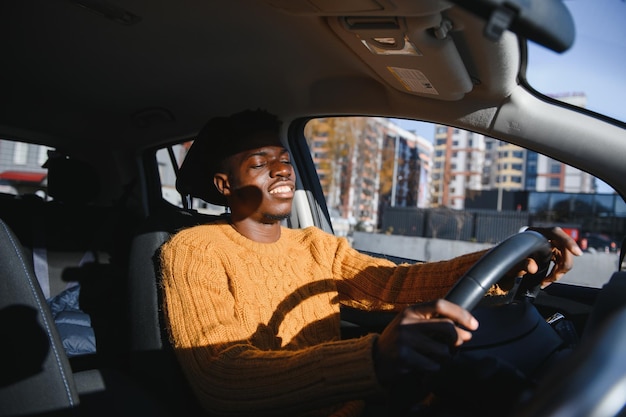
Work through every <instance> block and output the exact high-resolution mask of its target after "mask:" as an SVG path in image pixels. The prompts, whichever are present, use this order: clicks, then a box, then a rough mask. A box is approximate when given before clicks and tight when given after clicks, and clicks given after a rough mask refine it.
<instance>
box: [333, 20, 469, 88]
mask: <svg viewBox="0 0 626 417" xmlns="http://www.w3.org/2000/svg"><path fill="white" fill-rule="evenodd" d="M328 22H329V25H330V27H331V28H332V29H333V31H334V32H335V33H336V34H337V36H339V37H340V38H341V39H342V40H343V41H344V42H345V43H346V45H348V47H349V48H350V49H352V50H353V51H354V53H356V54H357V55H359V56H360V57H361V58H362V59H363V62H365V63H366V64H367V65H369V67H371V68H372V70H374V71H375V72H376V73H377V74H378V75H379V76H380V77H381V78H382V79H383V80H384V81H385V82H386V83H387V84H389V85H391V86H393V87H395V88H396V89H398V90H400V91H403V92H405V93H407V94H413V95H418V96H424V97H429V98H433V99H439V100H459V99H461V98H463V96H464V95H465V94H466V93H468V92H470V91H471V90H472V88H473V83H472V80H471V77H470V75H469V73H468V71H467V69H466V67H465V65H464V63H463V60H462V59H461V56H460V54H459V52H458V50H457V48H456V45H455V43H454V40H453V38H452V36H451V33H452V32H453V31H454V30H455V28H454V23H453V22H452V21H451V20H449V19H447V18H446V17H445V16H444V15H443V14H442V13H434V14H430V15H426V16H412V17H396V16H353V17H330V18H328Z"/></svg>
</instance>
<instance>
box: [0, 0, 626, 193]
mask: <svg viewBox="0 0 626 417" xmlns="http://www.w3.org/2000/svg"><path fill="white" fill-rule="evenodd" d="M118 5H120V6H121V7H123V9H122V8H120V6H118ZM0 11H1V13H0V16H1V17H0V19H2V20H1V23H2V28H3V30H4V33H5V35H4V36H3V41H2V42H3V46H2V51H3V61H4V65H2V69H1V70H0V71H1V74H2V77H1V78H0V79H1V81H0V82H2V86H1V88H2V91H4V93H5V95H4V97H5V100H3V101H2V104H1V108H0V135H3V136H5V137H12V138H18V139H24V140H29V141H34V142H41V143H46V144H49V145H50V146H72V147H76V148H80V147H86V148H94V149H96V148H97V149H105V148H107V147H108V148H113V149H120V150H122V149H125V148H128V149H137V148H142V147H147V146H154V145H159V144H164V143H168V142H172V141H176V140H183V139H186V138H190V137H193V135H194V134H195V133H196V132H197V131H198V130H199V129H200V128H201V126H202V125H203V124H204V123H205V122H206V121H207V120H208V119H209V118H210V117H213V116H215V115H226V114H230V113H232V112H235V111H239V110H242V109H243V108H263V109H266V110H269V111H271V112H274V113H276V114H278V115H279V116H280V117H281V118H282V119H283V120H284V121H286V122H290V121H292V120H294V119H296V118H299V117H307V116H312V115H341V114H365V115H377V116H390V117H408V118H415V119H419V120H426V121H433V122H438V123H442V124H448V125H451V126H457V127H460V128H466V129H470V130H474V131H478V132H481V133H484V134H487V135H490V136H493V137H497V138H500V139H503V140H508V141H510V142H513V143H516V144H519V145H522V146H526V147H528V148H531V149H534V150H537V151H540V152H544V153H547V154H549V155H551V156H553V157H555V158H557V159H560V160H562V161H564V162H567V163H570V164H572V165H575V166H578V167H580V168H582V169H584V170H587V171H589V172H591V173H593V174H594V175H596V176H598V177H600V178H601V179H604V180H605V181H607V182H608V183H610V184H612V185H613V186H614V187H616V188H617V189H619V188H620V184H619V183H618V181H621V179H622V178H624V176H625V175H626V165H624V164H623V162H622V158H621V156H620V155H622V154H623V153H622V152H607V150H609V149H618V144H619V146H624V145H622V143H623V142H624V129H623V126H619V125H617V126H612V125H608V124H604V123H600V122H598V121H595V120H594V119H591V118H584V117H583V118H580V119H578V118H577V119H573V118H571V117H569V116H568V115H569V114H570V113H568V112H566V111H565V110H563V109H560V108H557V107H554V106H551V105H550V103H552V102H551V101H550V100H548V99H546V98H538V95H537V94H533V93H532V92H529V90H528V89H527V88H525V87H523V85H520V82H519V80H518V73H519V69H520V66H521V65H523V58H522V56H523V54H520V46H518V41H517V37H516V36H514V35H513V34H512V33H510V32H506V33H505V34H504V36H503V37H502V38H501V39H500V41H498V42H493V41H490V40H487V39H486V38H485V37H484V36H483V26H484V22H482V21H481V20H480V19H479V18H477V17H475V16H473V15H471V14H469V13H468V12H466V11H464V10H460V9H459V8H458V7H453V6H451V5H450V4H449V3H447V2H439V1H436V0H428V1H422V2H412V1H408V0H402V1H394V2H391V1H387V0H379V1H370V0H353V1H349V2H339V3H337V2H333V1H322V0H317V1H307V0H293V1H288V0H267V1H263V0H229V1H221V2H217V1H207V0H176V1H174V0H169V1H153V0H132V1H125V2H123V4H121V3H120V2H117V3H113V2H108V1H98V0H58V1H43V0H39V1H38V0H4V1H3V2H2V4H1V6H0ZM94 11H95V12H94ZM441 12H443V14H444V15H445V16H446V17H447V18H449V19H450V21H452V22H453V24H454V29H453V30H452V32H451V33H452V37H451V38H452V39H453V42H454V43H453V45H454V46H455V48H456V49H457V50H458V51H459V56H460V57H461V59H462V60H461V61H457V62H452V63H451V65H450V66H446V65H445V64H444V62H450V54H449V53H443V52H442V53H439V52H440V51H439V50H435V51H433V53H432V54H424V56H423V57H420V59H414V60H413V61H410V63H407V62H404V64H406V65H408V66H411V68H413V69H419V70H420V71H422V72H423V73H425V74H427V75H428V76H429V77H432V78H437V80H438V82H437V84H436V88H437V89H438V90H439V91H440V92H441V94H440V95H438V96H436V95H418V94H410V93H408V92H407V91H406V90H404V91H403V89H402V88H398V85H394V83H393V80H391V81H390V77H389V72H388V70H387V66H389V65H388V63H390V62H397V61H391V58H389V60H386V58H384V57H383V58H382V59H381V57H380V56H377V55H374V54H372V53H370V52H369V51H367V50H366V49H365V47H362V45H360V43H359V42H358V39H357V38H356V36H355V33H353V32H350V31H346V30H344V29H342V28H345V20H344V19H343V17H345V16H350V17H367V16H370V17H371V16H376V17H382V16H397V17H402V16H404V17H405V18H404V19H399V20H400V22H401V25H404V24H406V25H407V26H408V31H409V32H410V31H411V30H418V29H419V28H420V26H419V22H421V21H422V20H424V19H426V20H428V19H433V16H434V19H435V20H436V19H438V16H439V15H440V13H441ZM103 13H104V14H108V15H109V16H108V17H106V16H103ZM115 19H117V20H118V21H116V20H115ZM120 19H121V20H124V19H125V21H123V22H122V23H120V22H119V20H120ZM428 31H432V29H430V28H429V29H428ZM384 32H385V31H384V30H383V31H381V32H380V33H381V34H384ZM414 33H416V32H414ZM424 33H426V32H424ZM418 38H419V36H418ZM419 39H421V40H422V41H423V42H422V43H421V44H420V43H419V42H416V43H417V44H416V47H417V48H418V49H420V50H428V48H429V44H428V42H432V41H433V39H432V36H431V37H428V36H427V37H422V38H419ZM448 41H449V42H452V41H451V40H450V38H448ZM521 49H523V47H522V48H521ZM446 68H448V69H449V70H448V71H447V72H446V71H443V74H438V73H440V72H442V69H446ZM385 74H386V75H385ZM466 76H468V77H469V80H471V84H470V86H469V91H468V92H464V91H462V88H461V89H458V88H457V87H456V86H457V85H458V78H459V77H466ZM438 77H439V78H438ZM619 142H622V143H619ZM600 161H601V163H600ZM620 191H622V193H623V192H624V191H626V190H624V189H620Z"/></svg>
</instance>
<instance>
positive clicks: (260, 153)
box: [217, 134, 295, 223]
mask: <svg viewBox="0 0 626 417" xmlns="http://www.w3.org/2000/svg"><path fill="white" fill-rule="evenodd" d="M251 141H252V142H251V143H252V146H255V147H253V148H251V149H250V150H246V151H243V152H239V153H237V154H235V155H233V156H231V157H229V158H228V159H227V161H226V163H225V169H224V171H226V173H225V174H217V175H218V176H221V177H222V178H223V179H224V181H225V182H224V184H225V185H226V187H225V188H224V195H225V196H226V197H227V198H228V202H229V205H230V209H231V213H232V215H233V216H234V217H237V218H242V217H253V218H255V219H256V220H258V221H261V222H264V223H272V222H275V221H277V220H283V219H285V218H287V217H288V216H289V214H290V213H291V205H292V201H293V196H294V192H295V174H294V170H293V166H292V165H291V157H290V155H289V152H288V151H287V149H286V148H285V147H284V146H282V144H280V142H279V141H278V140H277V139H275V138H273V137H271V136H270V135H267V134H258V135H256V136H255V137H254V138H251ZM257 145H259V146H258V147H256V146H257Z"/></svg>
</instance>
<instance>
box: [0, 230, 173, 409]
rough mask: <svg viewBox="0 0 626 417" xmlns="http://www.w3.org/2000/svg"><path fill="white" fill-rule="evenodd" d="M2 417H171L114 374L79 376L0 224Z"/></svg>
mask: <svg viewBox="0 0 626 417" xmlns="http://www.w3.org/2000/svg"><path fill="white" fill-rule="evenodd" d="M0 263H1V264H2V269H1V270H0V328H1V329H2V330H3V333H4V335H5V338H4V339H3V342H2V344H0V362H1V366H0V369H2V372H0V417H5V416H17V415H29V416H34V415H46V416H65V415H68V416H69V415H71V416H73V415H81V416H84V417H93V416H107V417H108V416H111V415H115V416H137V415H150V416H154V417H157V416H166V414H165V413H164V410H163V409H162V407H161V405H160V404H159V402H158V401H157V399H156V397H153V396H151V394H150V393H149V392H147V391H145V390H143V389H142V388H141V387H140V385H138V384H136V383H135V382H134V381H133V380H132V379H130V378H128V377H127V376H126V375H124V374H122V373H120V372H117V371H115V370H106V369H102V370H97V369H91V370H86V371H80V372H76V373H74V372H73V371H72V368H71V366H70V363H69V360H68V357H67V355H66V354H65V351H64V349H63V345H62V343H61V339H60V337H59V333H58V331H57V329H56V327H55V326H54V324H53V319H52V314H51V312H50V309H49V307H48V304H47V303H46V300H45V298H44V295H43V292H42V290H41V287H40V286H39V284H38V282H37V278H36V277H35V273H34V270H33V266H32V263H31V262H30V261H29V259H28V257H27V255H26V253H25V251H24V249H23V248H22V245H21V244H20V243H19V240H18V239H17V237H16V235H15V234H14V233H13V231H12V230H11V229H10V228H9V227H8V226H7V224H6V223H5V222H4V221H3V220H0Z"/></svg>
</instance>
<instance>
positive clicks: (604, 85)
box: [526, 0, 626, 122]
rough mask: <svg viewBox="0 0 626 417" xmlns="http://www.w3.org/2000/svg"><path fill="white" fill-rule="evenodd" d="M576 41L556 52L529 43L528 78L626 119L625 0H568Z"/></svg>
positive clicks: (559, 95) (556, 95)
mask: <svg viewBox="0 0 626 417" xmlns="http://www.w3.org/2000/svg"><path fill="white" fill-rule="evenodd" d="M564 4H565V5H566V6H567V7H568V9H569V10H570V12H571V14H572V16H573V18H574V22H575V26H576V38H575V41H574V45H573V46H572V47H571V48H570V49H569V50H567V51H566V52H564V53H562V54H559V53H556V52H552V51H551V50H549V49H546V48H544V47H542V46H539V45H537V44H535V43H533V42H529V43H528V66H527V70H526V78H527V81H528V83H529V84H530V85H531V86H532V87H533V88H534V89H535V90H537V91H539V92H541V93H543V94H545V95H547V96H551V97H554V98H557V99H563V100H564V101H568V102H570V103H571V104H574V105H578V106H581V107H585V108H587V109H589V110H592V111H594V112H598V113H601V114H604V115H606V116H609V117H612V118H614V119H617V120H620V121H622V122H624V121H626V106H624V105H623V100H624V97H626V82H624V68H625V67H626V25H625V24H624V22H625V21H624V19H625V18H626V1H624V0H569V1H565V2H564Z"/></svg>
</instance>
